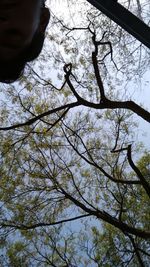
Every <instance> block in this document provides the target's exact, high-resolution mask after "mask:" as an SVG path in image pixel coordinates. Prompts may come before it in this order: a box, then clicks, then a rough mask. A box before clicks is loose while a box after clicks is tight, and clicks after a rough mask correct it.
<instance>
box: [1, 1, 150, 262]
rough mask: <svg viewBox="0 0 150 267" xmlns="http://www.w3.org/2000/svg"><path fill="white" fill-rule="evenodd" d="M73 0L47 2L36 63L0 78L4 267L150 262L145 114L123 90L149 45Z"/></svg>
mask: <svg viewBox="0 0 150 267" xmlns="http://www.w3.org/2000/svg"><path fill="white" fill-rule="evenodd" d="M79 2H80V5H78V4H76V3H74V1H69V2H68V1H67V2H66V6H67V10H69V12H68V14H69V15H70V12H71V17H70V16H69V17H68V16H67V15H66V16H65V17H64V19H63V18H62V17H61V12H60V10H59V11H58V14H59V13H60V16H59V17H58V14H57V10H51V13H52V16H51V17H52V20H51V24H50V30H49V31H48V33H47V42H46V45H45V48H44V51H43V54H42V55H41V57H40V58H39V60H38V62H35V63H34V64H32V65H30V66H28V68H27V70H26V73H25V75H24V77H22V79H20V81H19V82H18V83H16V84H14V85H11V86H4V85H2V86H1V96H2V97H1V117H0V122H1V127H0V174H1V179H0V199H1V201H0V210H1V213H0V227H1V228H0V238H1V258H0V260H1V261H0V263H1V265H2V266H12V267H13V266H15V267H22V266H23V267H28V266H43V267H44V266H57V267H59V266H60V267H63V266H64V267H65V266H66V267H67V266H68V267H75V266H99V267H100V266H105V267H107V266H123V267H125V266H130V267H132V266H148V263H149V256H150V252H149V241H148V238H149V237H150V229H149V223H148V222H149V220H150V217H149V216H150V212H149V211H150V210H149V196H150V184H149V176H150V174H149V171H150V168H149V167H150V154H149V149H148V148H147V149H146V151H145V148H144V149H143V147H142V146H141V145H140V144H139V142H138V141H137V139H136V135H135V133H136V131H137V130H138V125H137V123H136V122H137V115H138V118H139V120H145V121H146V122H147V124H148V123H149V122H150V114H149V112H148V110H146V109H145V108H144V105H143V107H142V106H141V105H140V104H138V103H136V102H135V101H134V100H132V98H131V93H130V91H129V90H127V87H128V88H129V89H130V86H131V84H133V83H134V82H137V80H140V79H142V78H141V77H142V75H144V73H145V71H146V68H147V66H148V65H149V58H148V53H149V52H148V51H147V50H146V49H145V48H144V47H143V46H142V45H141V44H139V43H138V42H136V41H135V40H134V39H133V38H132V37H131V36H129V35H128V34H127V33H125V32H124V31H123V30H122V29H120V28H119V27H116V25H115V23H113V22H112V21H110V20H109V19H108V18H106V17H105V16H104V15H103V14H101V13H99V12H98V11H97V10H95V9H94V8H91V6H90V5H88V4H85V1H79ZM130 2H131V1H128V3H129V4H130ZM137 2H139V1H137ZM64 3H65V1H64ZM71 3H72V5H74V9H73V8H72V9H70V5H71ZM53 4H54V3H53V1H51V9H52V7H53ZM67 4H68V5H67ZM129 6H130V5H129ZM73 10H74V11H73ZM134 11H135V12H136V10H134ZM141 14H142V13H141ZM79 15H80V16H79ZM77 18H78V19H77ZM79 18H80V19H79Z"/></svg>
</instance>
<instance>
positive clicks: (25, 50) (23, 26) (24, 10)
mask: <svg viewBox="0 0 150 267" xmlns="http://www.w3.org/2000/svg"><path fill="white" fill-rule="evenodd" d="M49 18H50V13H49V10H48V9H47V8H46V7H45V0H0V82H3V83H11V82H14V81H16V80H17V79H18V78H19V77H20V75H21V73H22V71H23V69H24V67H25V64H26V62H29V61H32V60H34V59H35V58H36V57H38V55H39V54H40V52H41V50H42V47H43V42H44V35H45V29H46V26H47V24H48V22H49Z"/></svg>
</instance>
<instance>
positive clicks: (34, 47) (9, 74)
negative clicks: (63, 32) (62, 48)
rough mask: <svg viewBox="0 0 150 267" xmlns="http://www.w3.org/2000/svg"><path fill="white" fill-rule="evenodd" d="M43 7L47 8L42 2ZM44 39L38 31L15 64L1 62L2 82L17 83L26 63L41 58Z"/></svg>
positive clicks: (0, 73) (0, 78)
mask: <svg viewBox="0 0 150 267" xmlns="http://www.w3.org/2000/svg"><path fill="white" fill-rule="evenodd" d="M43 7H45V1H42V8H43ZM44 39H45V35H44V33H42V32H39V31H37V32H36V33H35V34H34V37H33V39H32V42H31V44H30V46H29V47H27V48H26V49H25V51H23V52H22V53H21V55H20V56H19V57H18V59H16V60H14V61H13V62H9V61H8V62H0V82H2V83H12V82H15V81H16V80H17V79H18V78H19V77H20V76H21V75H22V74H23V71H24V68H25V65H26V63H27V62H30V61H33V60H34V59H35V58H37V57H38V56H39V54H40V52H41V50H42V48H43V43H44Z"/></svg>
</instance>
